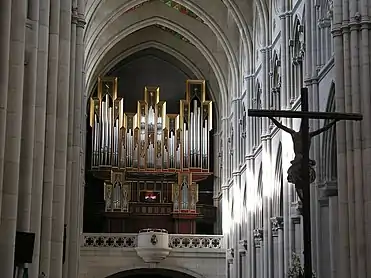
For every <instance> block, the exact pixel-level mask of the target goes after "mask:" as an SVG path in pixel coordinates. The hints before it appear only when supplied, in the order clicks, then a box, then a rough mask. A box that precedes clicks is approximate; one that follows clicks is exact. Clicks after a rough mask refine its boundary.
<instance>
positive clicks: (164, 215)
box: [90, 77, 216, 233]
mask: <svg viewBox="0 0 371 278" xmlns="http://www.w3.org/2000/svg"><path fill="white" fill-rule="evenodd" d="M117 88H118V79H117V78H114V77H103V78H99V79H98V92H97V95H96V96H94V97H92V98H91V103H90V126H91V130H92V157H91V163H92V164H91V171H92V173H93V175H94V176H95V177H96V178H99V179H101V180H103V181H104V202H105V209H104V218H105V223H106V225H105V226H106V228H105V230H106V232H127V233H135V232H138V231H139V230H140V229H143V228H163V229H167V230H168V231H169V232H172V233H196V223H199V222H210V223H211V224H212V223H213V222H214V221H215V217H216V216H215V215H216V212H215V208H214V207H213V206H212V205H210V204H209V205H205V204H202V203H199V186H200V185H201V186H202V182H203V181H204V180H206V179H207V178H208V177H209V176H211V175H212V172H211V169H210V160H211V158H210V145H209V144H210V142H211V140H212V138H211V137H210V131H211V129H212V102H211V101H209V100H206V90H205V81H203V80H188V81H187V82H186V96H185V99H184V100H180V110H179V111H180V112H179V114H167V113H166V102H165V101H162V100H161V99H160V88H158V87H146V88H145V89H144V99H143V100H139V101H138V103H137V111H136V113H125V112H124V99H123V98H122V97H119V96H118V93H117Z"/></svg>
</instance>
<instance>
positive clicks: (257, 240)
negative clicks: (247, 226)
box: [253, 228, 263, 248]
mask: <svg viewBox="0 0 371 278" xmlns="http://www.w3.org/2000/svg"><path fill="white" fill-rule="evenodd" d="M253 236H254V247H255V248H260V247H261V242H262V241H263V229H261V228H258V229H254V231H253Z"/></svg>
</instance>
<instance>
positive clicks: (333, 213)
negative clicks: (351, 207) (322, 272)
mask: <svg viewBox="0 0 371 278" xmlns="http://www.w3.org/2000/svg"><path fill="white" fill-rule="evenodd" d="M329 218H330V219H329V226H330V235H329V238H330V273H331V276H330V278H337V277H339V273H338V263H339V260H338V254H339V233H338V231H339V217H338V197H337V196H331V197H329Z"/></svg>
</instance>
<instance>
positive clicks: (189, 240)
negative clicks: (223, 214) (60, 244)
mask: <svg viewBox="0 0 371 278" xmlns="http://www.w3.org/2000/svg"><path fill="white" fill-rule="evenodd" d="M137 239H138V234H121V233H117V234H90V233H85V234H83V240H82V243H81V247H88V248H89V247H93V248H94V247H108V248H134V247H137ZM222 242H223V236H222V235H190V234H170V235H169V247H170V248H173V249H182V248H183V249H184V248H194V249H221V248H222Z"/></svg>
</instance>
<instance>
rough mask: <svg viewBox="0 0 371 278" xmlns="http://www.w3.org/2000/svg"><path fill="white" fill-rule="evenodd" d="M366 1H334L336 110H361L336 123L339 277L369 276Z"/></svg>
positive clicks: (370, 134) (370, 149)
mask: <svg viewBox="0 0 371 278" xmlns="http://www.w3.org/2000/svg"><path fill="white" fill-rule="evenodd" d="M369 12H370V11H369V3H368V1H356V0H351V1H345V0H343V1H342V0H338V1H334V13H333V15H334V17H333V19H334V21H333V36H334V51H335V76H336V78H335V80H336V84H335V87H336V94H335V98H336V110H337V111H339V112H362V113H363V117H364V120H363V121H362V122H361V123H360V122H350V121H347V122H346V123H345V122H340V123H338V124H337V128H336V133H337V134H336V135H337V152H338V157H337V158H338V202H339V244H340V248H339V266H340V267H339V273H338V274H339V277H340V278H343V277H344V278H345V277H347V278H353V277H360V278H363V277H368V276H370V275H371V264H370V263H368V262H369V261H370V260H371V226H370V224H369V223H371V215H370V213H368V212H369V211H370V210H371V209H370V203H371V191H370V190H369V184H370V183H371V175H370V173H371V157H370V156H371V144H370V142H371V129H370V119H371V110H370V103H371V99H370V98H371V96H370V57H369V48H370V46H369V37H370V30H369V28H368V27H367V26H368V24H369V16H370V15H369Z"/></svg>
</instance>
